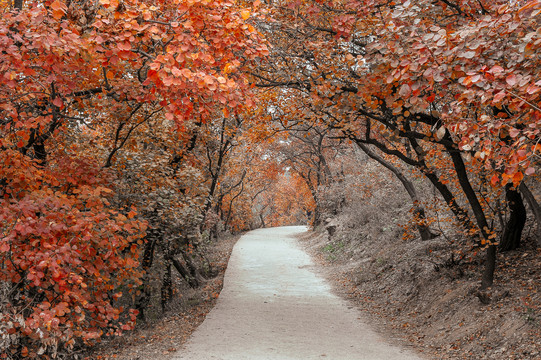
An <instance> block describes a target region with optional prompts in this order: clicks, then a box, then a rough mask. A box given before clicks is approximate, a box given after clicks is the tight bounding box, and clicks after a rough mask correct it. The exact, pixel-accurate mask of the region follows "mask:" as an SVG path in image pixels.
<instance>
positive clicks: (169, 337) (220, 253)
mask: <svg viewBox="0 0 541 360" xmlns="http://www.w3.org/2000/svg"><path fill="white" fill-rule="evenodd" d="M238 239H239V236H229V237H225V238H223V239H220V240H219V241H217V242H216V243H214V244H212V245H211V246H209V252H208V253H207V258H208V259H209V261H210V262H211V263H212V264H213V266H214V267H215V268H216V269H217V270H218V275H217V276H216V277H215V278H213V279H210V280H208V281H207V282H206V283H205V284H204V285H203V286H201V287H200V288H197V289H191V288H189V287H187V286H186V285H185V284H181V286H182V289H181V290H180V293H181V294H182V295H181V296H177V297H176V298H175V299H174V300H173V301H172V302H174V304H173V305H172V307H171V309H170V310H169V311H168V312H167V313H166V314H165V315H164V316H163V317H161V318H158V319H157V320H154V321H151V322H149V323H148V324H145V325H143V326H138V327H137V328H136V329H135V330H134V331H132V332H127V333H125V334H124V335H123V336H121V337H115V338H111V339H110V340H106V341H103V342H102V343H101V344H99V345H98V346H96V347H95V348H94V349H92V351H91V352H89V353H87V354H85V355H84V358H85V359H87V360H112V359H115V360H148V359H152V360H170V359H172V358H173V356H174V354H175V352H177V351H178V350H179V349H180V348H181V346H182V345H183V344H184V343H185V342H186V340H187V339H188V338H189V337H190V335H191V334H192V333H193V331H194V330H195V329H196V328H197V327H198V326H199V325H200V324H201V323H202V322H203V320H205V317H206V316H207V314H208V312H209V311H210V310H211V309H212V308H213V307H214V305H215V304H216V300H217V298H218V294H219V293H220V291H221V290H222V286H223V279H224V274H225V270H226V267H227V263H228V261H229V257H230V256H231V251H232V250H233V246H235V243H236V242H237V240H238Z"/></svg>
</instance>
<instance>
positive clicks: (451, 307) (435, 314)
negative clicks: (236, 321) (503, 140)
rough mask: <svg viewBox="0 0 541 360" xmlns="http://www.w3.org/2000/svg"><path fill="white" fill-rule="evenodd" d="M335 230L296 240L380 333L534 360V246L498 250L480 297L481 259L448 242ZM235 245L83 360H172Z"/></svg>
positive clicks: (479, 355) (537, 297)
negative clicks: (456, 253) (176, 296)
mask: <svg viewBox="0 0 541 360" xmlns="http://www.w3.org/2000/svg"><path fill="white" fill-rule="evenodd" d="M333 221H334V220H333ZM337 224H338V225H337V231H336V232H335V234H334V235H333V237H332V238H331V237H329V236H328V234H327V233H326V232H324V233H318V232H307V233H305V234H304V235H302V236H300V243H301V244H302V246H303V247H304V248H305V250H306V251H307V252H309V253H310V254H311V255H312V257H313V258H314V259H315V261H316V262H317V263H318V264H319V265H320V266H318V268H319V269H320V274H321V275H322V276H324V277H325V278H326V279H327V280H328V281H329V282H330V283H331V284H332V285H333V288H334V290H335V291H336V293H337V294H338V295H340V296H342V297H343V298H346V299H348V300H349V301H350V302H351V303H353V304H355V305H356V306H357V307H358V309H359V310H361V311H362V312H363V313H364V314H365V315H366V316H367V317H368V318H371V319H372V320H373V321H371V324H378V325H377V326H376V328H375V330H376V331H377V332H379V333H380V334H382V335H383V336H384V337H386V338H393V339H396V341H398V342H399V343H402V344H405V345H408V347H409V346H412V347H413V348H414V349H416V350H417V351H418V352H419V353H422V354H424V356H426V358H428V359H442V360H443V359H471V360H473V359H475V360H477V359H479V360H482V359H484V360H500V359H502V360H503V359H512V360H529V359H532V360H533V359H539V358H541V342H540V341H539V339H541V312H540V309H541V291H540V290H541V250H539V249H536V248H535V247H534V246H533V242H531V241H529V242H528V241H527V242H526V243H525V244H524V245H523V247H522V248H521V249H520V251H513V252H509V253H506V254H500V255H499V259H498V265H499V266H498V269H497V272H496V278H495V285H494V286H493V287H492V288H490V289H489V290H487V291H485V292H479V291H478V288H479V276H480V274H479V268H480V267H479V262H480V261H481V260H480V255H479V257H478V258H475V257H473V258H469V259H467V260H457V259H456V258H453V257H452V256H450V253H452V247H450V245H449V244H448V242H449V239H445V238H436V239H434V240H430V241H425V242H423V241H420V240H408V241H405V240H401V239H400V234H399V231H398V230H396V231H394V232H393V231H390V230H386V229H388V228H387V227H382V229H381V233H380V234H379V235H378V234H374V229H373V228H372V229H370V231H371V234H367V233H366V230H363V231H365V232H364V233H358V234H356V235H355V234H352V233H351V230H350V229H349V230H348V223H347V221H346V222H343V223H340V222H338V223H337ZM356 225H358V224H357V223H356ZM356 228H357V226H356ZM389 231H390V232H391V233H389ZM354 235H355V236H354ZM237 239H238V238H228V239H226V240H222V241H220V242H218V243H217V244H216V246H215V247H214V250H212V252H211V253H210V254H209V257H210V259H211V261H213V262H215V263H217V264H218V266H219V268H220V275H219V276H217V277H216V278H215V279H212V280H209V281H208V282H207V283H206V284H205V286H203V287H202V288H200V289H197V290H189V291H188V292H185V293H184V294H183V296H182V297H181V300H180V301H179V306H177V308H176V309H175V310H173V311H170V312H169V313H168V314H167V316H165V317H164V318H162V319H161V320H159V321H156V322H153V323H151V324H148V325H147V326H145V327H140V328H139V329H137V330H136V331H134V332H131V333H128V334H126V335H125V336H123V337H121V338H115V339H112V340H111V341H107V342H104V343H102V344H101V345H100V346H99V347H98V348H97V349H96V350H95V351H93V352H92V353H91V354H88V357H87V359H96V360H98V359H100V360H109V359H119V360H146V359H153V360H170V359H173V358H174V356H175V353H178V351H179V350H180V349H181V348H182V346H183V344H184V343H185V342H186V340H187V339H188V338H189V336H190V335H191V334H192V332H193V331H194V330H195V329H196V328H197V327H198V325H200V324H201V323H202V322H203V320H204V319H205V316H206V315H207V313H208V312H209V311H210V310H211V309H212V308H213V306H214V305H215V303H216V293H218V292H219V291H220V290H221V287H222V284H223V275H224V272H225V268H226V266H227V261H228V259H229V256H230V254H231V250H232V248H233V246H234V245H235V242H236V240H237ZM183 291H184V290H183Z"/></svg>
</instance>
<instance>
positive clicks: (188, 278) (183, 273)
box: [170, 257, 199, 288]
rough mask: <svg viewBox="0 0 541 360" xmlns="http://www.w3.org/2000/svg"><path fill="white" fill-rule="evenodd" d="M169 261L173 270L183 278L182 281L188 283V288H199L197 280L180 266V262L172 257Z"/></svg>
mask: <svg viewBox="0 0 541 360" xmlns="http://www.w3.org/2000/svg"><path fill="white" fill-rule="evenodd" d="M170 261H171V263H172V264H173V266H174V267H175V269H177V271H178V272H179V274H180V275H181V276H182V277H183V278H184V280H186V282H188V285H190V287H192V288H196V287H198V286H199V282H198V281H197V279H196V278H194V277H193V276H191V274H190V272H189V271H188V270H187V269H186V268H185V267H184V265H182V263H181V262H180V261H178V260H177V259H175V258H174V257H173V258H171V259H170Z"/></svg>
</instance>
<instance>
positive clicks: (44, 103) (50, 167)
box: [0, 0, 267, 357]
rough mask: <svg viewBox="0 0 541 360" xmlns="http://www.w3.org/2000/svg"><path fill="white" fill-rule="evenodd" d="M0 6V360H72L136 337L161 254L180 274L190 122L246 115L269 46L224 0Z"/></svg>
mask: <svg viewBox="0 0 541 360" xmlns="http://www.w3.org/2000/svg"><path fill="white" fill-rule="evenodd" d="M0 6H1V7H2V19H0V33H1V34H2V40H1V41H0V47H1V49H2V51H1V52H0V68H1V69H2V76H1V78H0V195H1V198H0V209H1V210H0V262H1V263H2V264H3V265H2V267H1V270H0V281H1V282H2V284H1V285H2V291H4V292H3V293H2V294H3V295H2V301H1V302H0V312H1V315H0V316H1V317H0V328H1V329H2V331H6V332H7V333H9V334H11V336H10V338H9V340H8V341H7V342H3V343H2V344H1V345H0V349H1V351H0V352H1V353H2V354H10V355H9V356H11V355H13V356H19V355H22V356H30V357H43V356H53V355H55V354H57V353H59V352H64V353H65V354H69V351H70V349H71V348H73V346H75V345H79V344H82V343H83V342H86V343H89V342H92V341H94V340H96V339H99V338H100V337H101V336H102V335H106V334H113V333H119V332H121V331H122V330H127V329H130V328H132V327H133V324H134V319H135V315H136V313H137V311H135V310H134V311H131V310H130V308H132V307H134V306H135V307H138V308H139V309H140V310H143V309H144V302H145V301H144V298H145V296H144V293H145V290H144V282H145V281H144V280H145V276H146V272H147V271H148V269H149V266H150V265H151V264H152V259H153V254H154V251H155V249H156V248H157V247H158V248H160V250H162V251H163V252H164V254H166V257H165V258H166V264H164V266H165V268H166V269H169V270H170V269H171V265H173V266H174V267H175V268H178V269H182V266H180V265H179V266H177V265H178V264H180V262H179V260H178V258H175V256H176V255H179V254H182V253H183V252H182V251H184V250H185V249H184V248H181V246H182V245H186V244H187V241H186V236H188V234H186V233H182V234H180V235H178V234H175V233H174V232H175V226H178V225H179V223H184V224H186V223H189V222H190V219H193V217H192V215H193V213H194V211H195V210H197V211H200V210H201V209H200V208H199V204H198V202H197V200H198V199H200V198H201V196H200V194H199V192H198V191H199V187H198V186H197V184H198V183H200V182H201V179H200V178H199V177H200V176H201V172H200V170H199V169H194V167H193V166H189V163H188V160H189V157H188V155H189V153H190V151H192V150H193V147H194V146H195V144H193V143H194V142H195V141H197V131H198V130H197V129H198V126H201V124H208V123H211V122H213V121H215V119H217V116H216V114H218V113H222V111H223V110H227V111H229V112H232V113H234V112H235V111H236V109H240V108H243V107H245V106H251V105H252V100H251V96H250V89H249V84H248V82H247V81H246V80H245V76H244V74H243V73H242V72H241V69H242V68H243V66H245V64H247V63H249V62H251V61H254V60H255V59H257V58H259V57H261V56H264V55H265V54H266V52H267V50H266V46H265V44H264V42H263V40H262V38H261V36H260V35H259V34H258V32H257V31H256V30H255V28H254V27H253V26H251V25H250V24H248V22H247V21H248V19H249V17H250V14H251V11H252V10H251V9H250V8H249V7H248V6H245V5H242V4H238V3H235V2H231V1H229V0H226V1H221V0H217V1H202V2H197V1H196V2H186V3H182V4H176V3H171V2H162V3H154V2H152V3H151V2H148V1H139V0H135V1H128V2H119V1H117V0H100V1H98V2H88V1H76V2H64V1H62V0H54V1H50V0H49V1H43V2H35V3H28V2H23V1H15V2H14V6H13V7H11V4H7V3H2V4H1V5H0ZM198 124H199V125H198ZM160 167H162V168H161V169H159V170H158V168H160ZM149 172H154V174H150V175H149ZM130 179H131V181H132V183H128V182H129V181H130ZM196 179H197V183H196ZM144 190H146V191H148V192H146V193H140V191H144ZM134 191H137V193H134ZM145 199H146V200H149V201H148V202H144V201H143V200H145ZM194 199H195V200H194ZM192 200H194V201H193V202H192ZM158 216H161V221H163V222H164V223H167V225H171V226H170V227H169V228H168V229H166V231H164V232H160V231H159V230H160V225H161V224H162V223H161V222H160V221H158V220H157V218H158ZM179 218H181V219H182V220H180V221H179ZM195 218H196V217H195ZM157 239H159V240H163V241H161V242H160V243H159V244H157ZM179 239H180V240H179ZM181 250H182V251H181ZM140 263H142V264H140ZM181 265H182V264H181ZM186 267H187V268H188V270H187V271H188V272H189V273H190V272H191V269H190V268H189V259H188V260H186ZM179 271H180V270H179ZM167 273H168V272H167V271H166V274H167ZM169 273H170V272H169ZM141 277H142V279H143V284H142V283H141ZM140 286H143V289H141V287H140ZM164 289H165V293H168V292H169V289H170V287H169V286H168V285H167V276H165V278H164ZM122 294H124V295H123V297H122V299H120V296H121V295H122ZM130 297H132V298H135V297H137V298H138V300H137V301H135V303H136V304H134V303H133V301H130V299H129V298H130ZM124 305H127V306H126V307H124ZM130 311H131V313H130Z"/></svg>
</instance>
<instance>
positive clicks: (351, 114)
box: [253, 1, 541, 287]
mask: <svg viewBox="0 0 541 360" xmlns="http://www.w3.org/2000/svg"><path fill="white" fill-rule="evenodd" d="M540 6H541V4H540V3H539V1H524V2H515V3H513V4H509V3H508V2H507V1H502V2H498V1H496V2H492V3H490V4H484V2H465V1H456V2H451V1H438V2H429V1H426V2H409V1H404V2H399V3H394V2H389V3H387V2H368V3H366V2H360V1H344V2H340V1H339V2H332V3H330V2H329V3H327V2H323V3H321V2H318V3H309V4H308V3H307V4H303V3H298V2H294V1H292V2H280V3H276V4H272V5H271V7H270V10H269V11H270V13H271V16H272V17H273V20H272V22H269V23H268V24H266V25H264V26H261V29H264V30H265V31H266V32H267V33H269V34H272V39H273V46H274V48H273V52H272V54H271V56H272V59H273V61H271V62H269V63H266V64H264V66H262V67H261V68H260V69H258V70H257V72H254V74H253V76H254V78H255V79H256V81H257V86H259V87H261V88H264V89H267V88H276V87H281V88H287V89H288V96H289V99H290V100H291V101H292V102H294V104H295V105H292V107H293V108H297V109H302V111H304V112H309V113H311V114H312V115H310V117H311V118H312V119H313V120H312V121H317V122H320V123H321V122H323V123H326V124H327V126H329V127H331V128H333V129H335V130H336V131H338V132H339V133H340V132H341V133H342V135H343V137H346V138H350V139H353V140H354V141H356V142H361V143H364V144H369V145H373V146H375V147H377V148H378V149H379V150H381V151H383V152H384V153H387V154H389V155H393V156H396V157H397V158H398V159H400V160H402V161H404V162H405V163H406V164H408V165H410V166H414V167H415V168H417V169H418V171H420V172H421V173H423V174H424V175H425V176H426V178H427V179H428V180H429V181H430V182H432V184H433V185H434V186H435V187H436V189H438V190H439V191H440V193H441V196H442V197H443V198H444V199H445V201H446V202H447V204H448V205H449V207H450V210H451V211H452V212H453V213H454V214H455V216H456V217H457V219H458V220H459V221H460V222H461V223H462V224H463V225H464V227H465V229H466V230H467V231H468V232H469V233H470V234H471V235H476V234H478V235H479V240H478V241H477V244H478V246H480V247H483V248H486V249H487V261H486V268H485V269H486V270H485V273H484V275H483V281H482V285H483V287H487V286H490V285H491V284H492V281H493V280H492V279H493V269H494V264H495V263H494V261H495V253H496V246H497V243H498V241H497V237H498V233H500V234H503V227H505V225H502V227H501V228H500V229H496V228H494V227H492V226H489V225H490V223H491V221H489V219H490V218H492V217H494V216H497V215H496V214H494V213H491V210H490V208H491V204H490V201H492V200H494V201H495V199H496V198H497V196H498V194H500V193H502V192H505V191H502V189H501V186H504V185H506V184H508V183H511V184H512V187H516V186H519V184H520V183H521V181H522V180H523V177H524V175H531V174H533V173H534V172H535V156H536V155H535V154H536V153H537V151H538V148H537V142H538V139H539V130H538V124H537V119H538V118H539V115H540V113H539V105H538V102H539V98H538V95H539V94H538V92H539V89H540V88H539V85H540V84H538V83H536V80H535V73H536V72H537V68H538V66H539V64H538V63H537V60H538V59H537V58H534V56H533V53H532V52H531V50H532V49H533V50H535V49H536V47H537V46H538V45H539V44H536V39H537V36H538V35H537V33H536V29H537V27H536V21H535V20H533V19H534V17H535V15H537V14H538V12H539V7H540ZM532 15H533V17H532ZM518 44H520V46H519V45H518ZM480 134H482V135H483V136H484V139H483V140H481V137H480ZM450 175H451V176H450ZM477 183H479V184H480V187H481V188H483V189H487V185H488V184H491V185H492V186H493V187H494V189H493V190H491V191H490V194H489V195H490V196H489V197H488V198H487V197H485V195H484V194H481V193H478V192H477V191H476V190H475V187H474V186H473V184H477ZM508 190H509V191H514V190H513V189H512V188H509V189H508ZM485 192H486V191H485ZM513 199H514V200H515V201H512V202H513V203H517V202H519V201H521V199H520V197H516V196H514V197H513ZM459 201H464V202H465V204H466V205H468V207H469V208H470V211H471V216H470V215H469V214H468V211H467V210H466V208H464V207H463V206H462V205H460V203H459ZM492 208H493V207H492ZM521 217H522V218H523V217H524V212H523V211H518V210H516V211H511V218H510V219H509V222H508V223H509V224H511V223H517V224H519V223H520V222H521V221H522V220H520V221H518V222H515V220H514V219H516V220H519V218H521ZM510 226H511V225H510ZM515 228H516V229H519V227H515ZM508 234H509V235H506V236H512V237H513V238H514V239H513V241H512V242H514V243H516V241H517V239H520V235H521V232H520V231H514V232H512V233H508ZM511 234H512V235H511Z"/></svg>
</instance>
